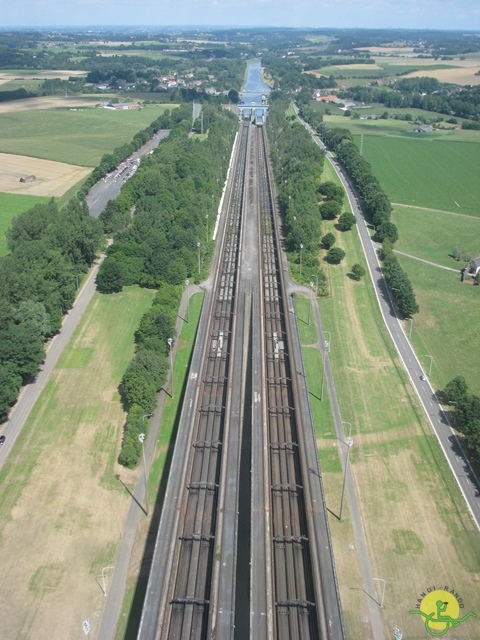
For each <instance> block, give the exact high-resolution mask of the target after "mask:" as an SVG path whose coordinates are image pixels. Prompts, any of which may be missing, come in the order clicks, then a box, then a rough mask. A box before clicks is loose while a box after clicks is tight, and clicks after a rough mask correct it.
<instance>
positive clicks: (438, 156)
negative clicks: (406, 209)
mask: <svg viewBox="0 0 480 640" xmlns="http://www.w3.org/2000/svg"><path fill="white" fill-rule="evenodd" d="M355 141H356V143H357V144H358V142H359V141H358V140H355ZM479 149H480V147H479V145H478V144H475V143H468V142H454V141H450V140H447V139H445V138H443V139H441V140H437V139H434V138H420V137H418V134H417V137H416V138H393V137H388V138H387V137H384V136H365V137H364V139H363V154H364V157H365V158H366V159H367V160H368V161H369V162H370V164H371V165H372V169H373V172H374V174H375V175H376V177H377V178H378V180H379V181H380V183H381V184H382V186H383V188H384V189H385V191H386V193H387V194H388V195H389V196H390V199H391V201H392V202H393V203H397V202H398V203H401V204H410V205H416V206H421V207H427V208H430V209H440V210H444V211H453V212H457V213H465V214H469V215H473V216H480V184H479V182H478V176H479V175H480V152H479Z"/></svg>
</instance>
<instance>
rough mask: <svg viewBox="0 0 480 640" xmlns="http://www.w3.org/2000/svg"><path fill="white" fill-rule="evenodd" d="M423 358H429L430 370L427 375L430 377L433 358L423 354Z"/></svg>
mask: <svg viewBox="0 0 480 640" xmlns="http://www.w3.org/2000/svg"><path fill="white" fill-rule="evenodd" d="M425 358H430V368H429V370H428V375H429V376H430V375H431V374H432V364H433V357H432V356H429V355H428V353H426V354H425Z"/></svg>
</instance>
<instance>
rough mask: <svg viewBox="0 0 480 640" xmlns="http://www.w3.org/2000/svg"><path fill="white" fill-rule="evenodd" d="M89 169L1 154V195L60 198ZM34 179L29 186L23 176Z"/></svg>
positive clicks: (87, 172) (85, 174)
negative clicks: (22, 179) (33, 177)
mask: <svg viewBox="0 0 480 640" xmlns="http://www.w3.org/2000/svg"><path fill="white" fill-rule="evenodd" d="M90 170H91V169H90V168H86V167H78V166H75V165H73V164H66V163H64V162H53V161H52V160H43V159H40V158H30V157H29V156H20V155H13V154H9V153H0V192H4V193H12V194H23V195H31V196H46V197H52V198H53V197H60V196H62V195H63V194H64V193H66V192H67V191H68V190H69V189H71V188H72V187H73V186H74V185H76V184H77V183H78V182H80V180H83V178H85V177H86V176H87V175H88V174H89V173H90ZM30 175H34V176H35V180H33V181H32V182H21V181H20V179H21V178H22V176H30Z"/></svg>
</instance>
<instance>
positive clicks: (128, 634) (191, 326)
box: [115, 294, 203, 640]
mask: <svg viewBox="0 0 480 640" xmlns="http://www.w3.org/2000/svg"><path fill="white" fill-rule="evenodd" d="M202 304H203V295H200V294H197V295H195V296H193V297H192V298H190V322H188V323H184V324H183V327H182V332H181V334H180V338H179V341H178V349H177V353H176V356H175V361H174V365H173V373H174V379H173V383H174V397H173V398H171V397H170V396H167V399H166V402H165V406H164V410H163V415H162V423H161V426H160V431H159V434H158V439H157V448H156V453H155V460H154V461H153V464H152V467H151V471H150V474H149V479H148V488H149V501H150V504H155V510H156V513H157V517H160V510H161V504H162V500H163V496H164V492H165V489H166V482H167V479H168V471H169V464H170V456H171V454H172V453H173V445H174V440H172V435H173V434H174V432H175V430H176V427H177V421H178V419H179V411H180V408H181V401H182V396H183V389H184V386H185V384H186V380H187V375H188V370H189V364H190V358H191V354H192V350H193V346H194V341H195V335H196V331H197V325H198V321H199V318H200V312H201V309H202ZM152 510H153V509H152ZM149 526H150V522H149V521H146V520H142V521H141V522H140V524H139V526H138V528H137V535H136V538H135V547H134V550H133V553H132V559H131V563H130V571H129V575H128V579H127V588H126V593H125V598H124V601H123V605H122V612H121V616H120V620H119V624H118V628H117V631H116V635H115V638H116V640H130V639H131V640H133V639H134V638H136V637H137V632H138V625H139V623H140V616H141V614H142V605H143V599H144V596H145V590H146V587H147V582H148V568H149V567H146V569H145V568H144V567H142V559H143V554H144V553H145V547H146V544H147V538H148V531H149ZM149 542H150V545H152V544H153V543H154V540H150V541H149ZM152 552H153V548H150V547H149V548H148V550H147V554H146V555H147V557H148V558H151V553H152Z"/></svg>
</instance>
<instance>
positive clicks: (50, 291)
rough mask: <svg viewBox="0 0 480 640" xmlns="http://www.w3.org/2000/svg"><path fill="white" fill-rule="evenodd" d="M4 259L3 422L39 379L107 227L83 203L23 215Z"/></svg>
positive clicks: (0, 333)
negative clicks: (50, 343)
mask: <svg viewBox="0 0 480 640" xmlns="http://www.w3.org/2000/svg"><path fill="white" fill-rule="evenodd" d="M6 235H7V245H8V249H9V251H10V253H9V254H8V255H6V256H4V257H2V258H1V259H0V318H1V320H0V420H1V421H3V420H5V419H6V418H7V416H8V412H9V409H10V407H11V405H12V404H13V403H14V402H15V400H16V398H17V395H18V391H19V388H20V386H21V385H23V384H25V383H27V382H29V381H30V380H31V379H32V378H34V377H35V375H36V373H37V371H38V366H39V365H40V363H41V362H42V361H43V359H44V356H45V354H44V346H43V345H44V342H45V340H47V339H48V338H50V337H52V336H53V335H54V334H55V333H56V332H57V331H58V330H59V328H60V326H61V322H62V317H63V314H64V313H65V312H66V311H67V310H68V309H69V308H70V307H71V306H72V303H73V301H74V299H75V295H76V289H77V284H78V282H79V278H80V277H81V275H82V274H83V273H85V272H86V271H87V270H88V268H89V267H90V266H91V264H92V262H93V259H94V257H95V254H96V252H97V251H98V249H99V248H100V246H101V245H102V242H103V238H104V236H103V230H102V225H101V223H100V222H99V221H98V220H95V219H94V218H91V217H90V215H89V213H88V208H87V206H86V204H85V203H84V202H80V201H78V200H77V199H74V200H72V201H71V202H70V203H69V204H68V205H67V206H66V207H64V208H62V209H60V208H59V207H58V205H57V204H56V202H55V201H54V200H53V199H52V200H51V201H50V202H49V203H47V204H37V205H36V206H35V207H33V208H32V209H30V210H29V211H26V212H25V213H23V214H21V215H19V216H18V217H17V218H15V219H14V220H13V222H12V225H11V227H10V229H9V230H8V231H7V234H6Z"/></svg>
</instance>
